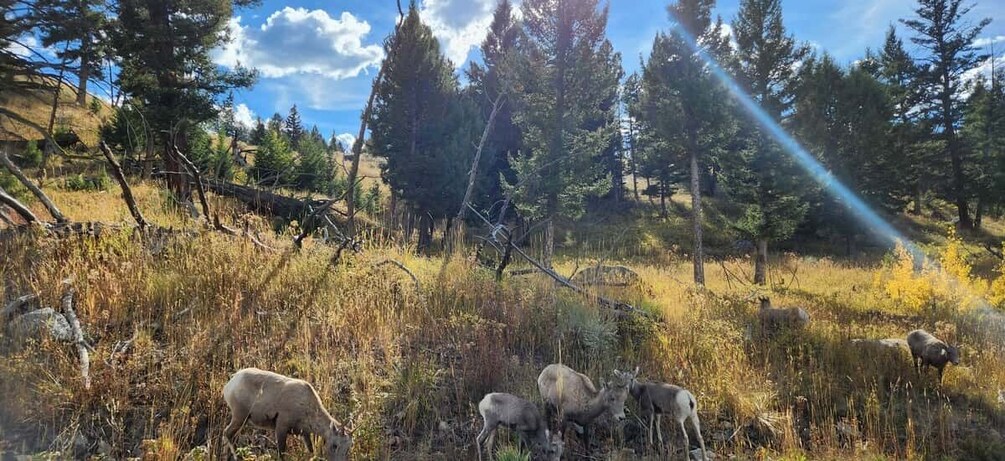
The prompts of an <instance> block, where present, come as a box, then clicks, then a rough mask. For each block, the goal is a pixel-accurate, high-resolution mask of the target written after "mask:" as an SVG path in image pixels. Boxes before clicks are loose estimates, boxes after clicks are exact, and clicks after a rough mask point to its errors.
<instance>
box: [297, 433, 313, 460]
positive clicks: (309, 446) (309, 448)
mask: <svg viewBox="0 0 1005 461" xmlns="http://www.w3.org/2000/svg"><path fill="white" fill-rule="evenodd" d="M300 436H301V437H303V438H304V445H305V446H307V452H308V453H310V454H312V455H313V454H314V442H313V441H312V440H311V434H310V433H308V432H305V433H303V434H300Z"/></svg>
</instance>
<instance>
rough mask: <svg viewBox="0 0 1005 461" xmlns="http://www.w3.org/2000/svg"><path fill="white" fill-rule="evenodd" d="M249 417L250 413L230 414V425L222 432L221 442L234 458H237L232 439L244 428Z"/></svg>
mask: <svg viewBox="0 0 1005 461" xmlns="http://www.w3.org/2000/svg"><path fill="white" fill-rule="evenodd" d="M249 416H251V413H250V412H249V413H248V414H240V413H237V412H234V413H232V414H231V415H230V424H228V425H227V427H226V428H225V429H224V430H223V441H224V443H226V444H227V448H228V449H229V450H230V454H231V456H233V457H234V458H237V450H236V449H235V448H234V437H235V436H236V435H237V433H238V431H240V430H241V428H243V427H244V423H245V422H247V421H248V417H249Z"/></svg>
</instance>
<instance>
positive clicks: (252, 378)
mask: <svg viewBox="0 0 1005 461" xmlns="http://www.w3.org/2000/svg"><path fill="white" fill-rule="evenodd" d="M223 399H224V400H225V401H226V402H227V406H229V407H230V412H231V419H230V424H228V425H227V428H226V429H224V431H223V436H224V441H225V442H226V443H227V446H228V447H229V448H230V450H231V453H233V452H234V445H233V441H234V436H235V435H237V432H238V431H240V430H241V428H242V427H244V424H245V423H247V422H250V423H251V424H252V425H254V426H257V427H260V428H263V429H272V430H274V431H275V432H276V445H277V446H278V447H279V456H280V458H282V455H283V453H284V452H285V451H286V437H287V435H288V434H291V433H292V434H295V435H300V436H302V437H303V439H304V443H305V444H306V445H307V450H308V451H311V452H313V451H314V448H313V444H312V443H311V439H310V436H311V434H313V435H317V436H319V437H321V438H322V439H324V441H325V452H326V454H327V458H328V459H329V460H330V461H344V460H348V459H349V448H350V446H351V445H352V437H350V435H349V433H348V432H347V431H345V430H344V429H343V428H342V426H341V425H340V424H339V423H338V422H337V421H335V419H334V418H332V416H331V415H330V414H329V413H328V411H327V410H325V408H324V406H323V405H322V404H321V398H320V397H319V396H318V393H317V391H315V390H314V387H313V386H311V385H310V383H308V382H307V381H303V380H300V379H294V378H289V377H286V376H283V375H280V374H278V373H273V372H271V371H264V370H259V369H257V368H244V369H242V370H239V371H238V372H237V373H234V376H232V377H231V378H230V381H228V382H227V384H226V385H225V386H224V387H223Z"/></svg>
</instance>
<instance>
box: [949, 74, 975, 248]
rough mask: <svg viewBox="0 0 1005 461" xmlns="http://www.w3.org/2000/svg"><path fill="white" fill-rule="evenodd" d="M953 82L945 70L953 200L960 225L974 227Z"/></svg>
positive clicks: (965, 227) (967, 227)
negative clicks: (954, 117)
mask: <svg viewBox="0 0 1005 461" xmlns="http://www.w3.org/2000/svg"><path fill="white" fill-rule="evenodd" d="M951 84H952V77H951V76H950V75H949V71H948V70H945V69H944V70H943V75H942V85H943V86H942V95H941V99H942V124H943V128H944V130H945V131H944V133H945V135H946V143H947V144H946V147H947V149H948V150H949V160H950V163H951V164H952V166H953V201H954V202H955V204H956V212H957V215H958V217H959V227H960V228H962V229H972V228H973V227H974V226H973V221H971V219H970V203H969V201H968V200H967V196H966V182H967V179H966V173H965V172H964V171H963V157H962V153H961V152H960V145H959V140H958V139H957V138H956V126H955V125H954V123H953V96H952V94H951V93H950V92H949V89H950V88H951Z"/></svg>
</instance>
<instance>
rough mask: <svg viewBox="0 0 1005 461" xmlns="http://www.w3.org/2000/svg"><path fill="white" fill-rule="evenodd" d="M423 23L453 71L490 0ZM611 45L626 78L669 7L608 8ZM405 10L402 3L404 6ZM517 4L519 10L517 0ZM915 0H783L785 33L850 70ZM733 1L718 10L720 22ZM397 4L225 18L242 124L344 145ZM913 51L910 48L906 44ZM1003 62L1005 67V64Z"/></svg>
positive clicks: (662, 1)
mask: <svg viewBox="0 0 1005 461" xmlns="http://www.w3.org/2000/svg"><path fill="white" fill-rule="evenodd" d="M417 1H418V4H419V6H420V8H421V10H422V16H423V19H424V20H425V21H426V22H427V24H429V25H430V26H431V27H432V28H433V31H434V33H435V34H436V36H437V38H439V40H440V45H441V50H443V52H444V53H445V54H447V56H448V57H449V58H451V60H453V61H454V63H455V64H457V65H458V66H459V67H464V66H466V62H467V61H469V60H471V59H478V50H477V46H478V45H479V44H480V43H481V41H482V39H483V38H484V36H485V30H486V28H487V26H488V23H489V22H490V20H491V14H492V10H493V8H494V6H495V3H496V1H497V0H417ZM609 1H610V3H611V14H610V20H609V23H608V31H607V32H608V37H609V38H610V40H611V42H612V43H613V44H614V47H615V48H616V49H617V50H618V51H620V52H621V54H622V59H623V64H624V67H625V69H626V71H627V72H631V71H633V70H636V69H637V68H638V67H639V56H640V55H641V56H648V54H649V49H650V47H651V44H652V39H653V36H654V35H655V34H656V32H657V31H660V30H665V29H666V28H667V26H668V19H667V15H666V4H667V3H668V1H667V0H609ZM402 3H403V4H404V6H406V7H407V4H408V0H402ZM515 3H519V1H518V0H517V1H516V2H515ZM915 5H916V4H915V2H914V1H913V0H784V1H783V8H784V15H785V23H786V27H787V28H788V29H789V31H790V33H792V34H794V35H795V37H796V38H797V39H798V40H801V41H805V42H808V43H809V44H810V45H812V46H813V47H814V48H816V49H817V50H821V51H823V50H826V51H827V52H829V53H830V54H831V55H833V56H834V57H835V58H836V59H837V60H838V61H839V62H842V63H851V62H853V61H855V60H856V59H858V58H860V57H862V55H863V54H864V53H865V50H866V48H867V47H872V48H878V47H879V46H881V45H882V41H883V37H884V34H885V33H886V29H887V27H888V25H890V24H894V25H898V30H899V31H900V32H901V35H902V36H903V35H905V34H907V32H906V31H904V29H903V27H902V26H899V24H897V19H898V18H904V17H911V16H912V15H913V9H914V8H915ZM738 7H739V0H723V1H720V2H719V5H718V8H717V9H716V13H717V14H719V15H721V16H722V17H723V18H724V19H725V20H726V22H727V23H728V22H730V21H731V20H732V18H733V17H734V16H735V15H736V12H737V9H738ZM396 17H397V8H396V6H395V0H336V1H319V0H265V1H264V2H263V3H262V4H261V5H260V6H258V7H256V8H252V9H244V10H241V11H237V12H236V13H235V17H234V18H233V19H232V20H231V24H230V28H231V39H232V42H231V44H229V45H228V46H227V47H224V48H223V49H220V50H218V51H217V52H216V53H215V60H216V61H217V62H218V63H219V64H221V65H223V66H232V65H234V64H236V63H237V62H240V63H242V64H244V65H250V66H253V67H256V68H258V69H259V71H260V72H261V78H260V79H259V81H258V83H257V84H256V85H255V86H254V87H253V88H251V89H248V90H243V91H241V92H240V93H238V94H236V95H235V98H236V100H237V102H238V103H239V104H241V105H240V106H239V112H240V113H239V116H240V117H241V118H243V119H245V120H250V119H251V118H252V117H254V116H261V117H262V118H268V117H269V116H271V115H272V114H273V113H274V112H279V113H281V114H283V115H285V114H286V112H287V111H288V109H289V107H290V106H291V105H293V104H297V107H298V109H300V111H301V114H302V117H303V119H304V122H305V124H306V125H308V126H310V125H312V124H317V125H318V126H319V127H320V128H321V130H322V132H323V133H324V134H325V135H326V136H328V135H329V134H330V133H332V132H335V133H338V134H341V135H343V138H344V139H345V140H349V139H351V138H352V135H353V134H354V133H356V132H357V131H358V130H359V115H360V112H361V110H362V107H363V105H364V104H365V102H366V98H367V96H368V95H369V90H370V82H371V80H372V78H373V76H374V74H375V73H376V69H377V66H378V65H379V62H380V59H381V57H382V55H383V53H382V51H381V47H380V44H381V42H382V40H383V39H384V37H385V36H387V34H388V33H389V32H390V31H391V30H392V29H393V27H394V21H395V19H396ZM980 17H991V18H992V19H993V22H992V23H991V25H990V26H988V27H987V28H986V29H985V30H984V33H983V34H982V40H983V42H984V43H990V42H991V41H995V42H996V43H997V44H996V47H998V48H997V52H996V54H997V55H998V56H1002V55H1003V54H1005V0H977V3H976V6H975V7H974V9H973V10H972V12H971V15H970V18H971V19H973V20H976V18H980ZM910 46H911V47H912V48H913V45H910ZM1003 62H1005V61H1003Z"/></svg>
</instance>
